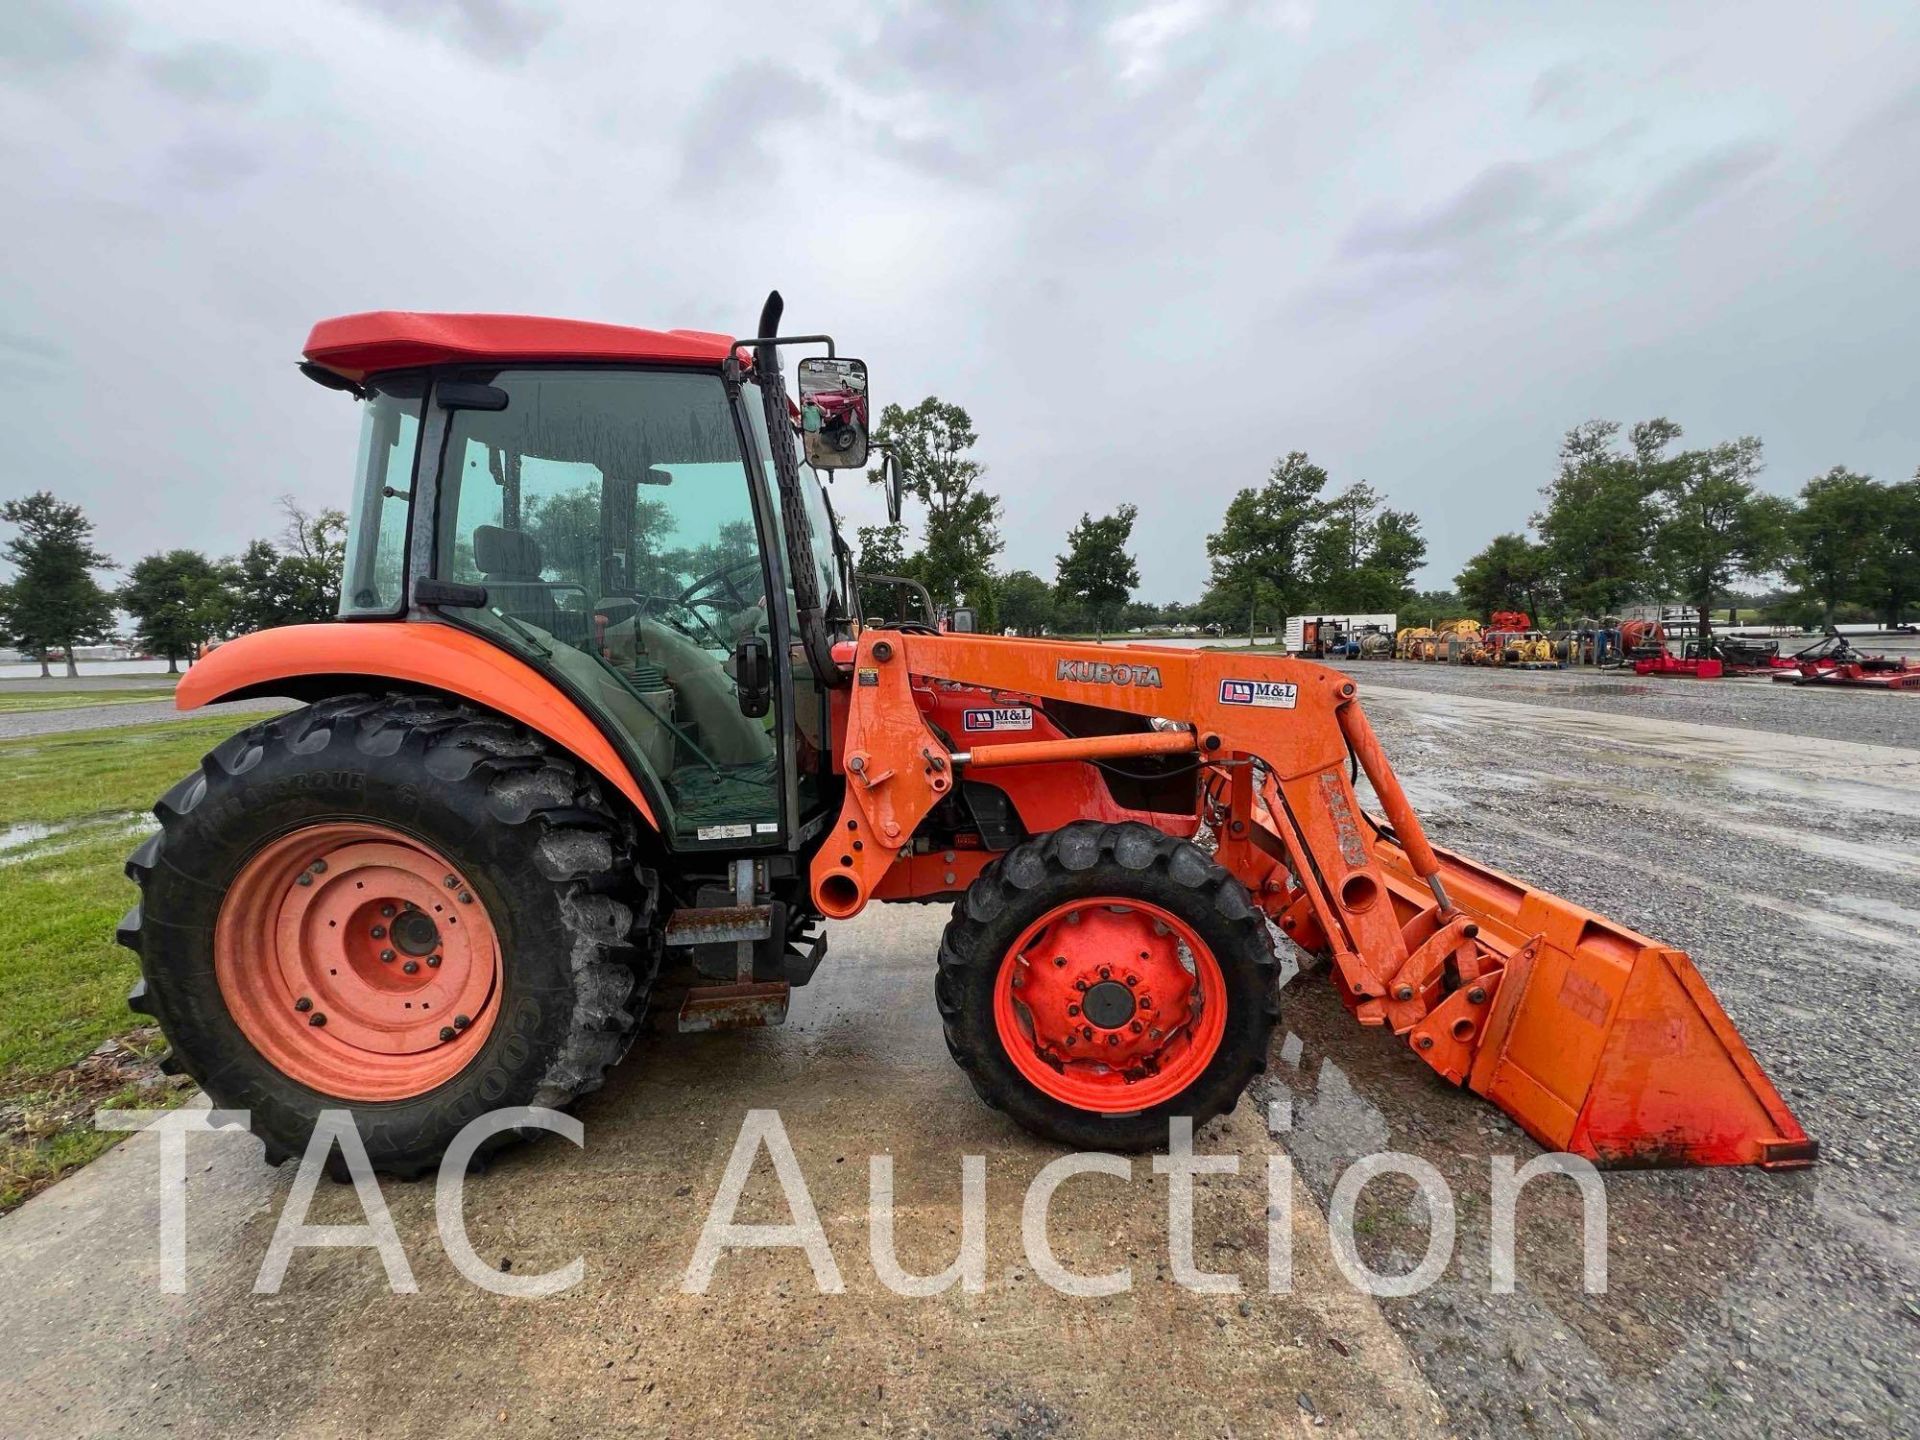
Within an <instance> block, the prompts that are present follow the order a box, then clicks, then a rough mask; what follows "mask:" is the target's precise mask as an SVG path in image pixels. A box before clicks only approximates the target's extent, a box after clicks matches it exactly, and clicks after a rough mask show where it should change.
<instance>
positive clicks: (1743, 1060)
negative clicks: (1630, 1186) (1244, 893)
mask: <svg viewBox="0 0 1920 1440" xmlns="http://www.w3.org/2000/svg"><path fill="white" fill-rule="evenodd" d="M1390 833H1391V832H1389V834H1390ZM1434 855H1435V857H1436V859H1437V860H1438V861H1439V866H1440V876H1441V878H1442V881H1443V883H1444V885H1445V887H1446V891H1447V893H1448V894H1449V895H1450V896H1451V897H1452V899H1453V901H1454V903H1455V904H1456V905H1457V906H1458V908H1459V909H1460V910H1461V911H1462V912H1464V913H1465V915H1466V916H1467V917H1468V919H1470V920H1472V921H1473V922H1474V923H1476V924H1477V925H1478V926H1479V927H1480V932H1481V936H1482V937H1483V939H1484V940H1485V941H1487V942H1488V944H1489V946H1490V948H1491V949H1493V950H1494V951H1495V952H1496V953H1499V954H1501V955H1502V956H1503V957H1504V964H1503V968H1502V969H1501V971H1500V972H1499V973H1498V974H1497V975H1493V976H1490V977H1489V978H1488V981H1487V982H1486V984H1485V985H1484V987H1483V988H1484V989H1485V990H1486V991H1487V992H1488V993H1487V996H1486V999H1485V1001H1484V1003H1483V1005H1482V1006H1481V1008H1479V1009H1477V1010H1476V1009H1474V1008H1472V1007H1470V1006H1469V1005H1468V1003H1467V996H1466V994H1465V993H1464V992H1462V991H1456V992H1455V993H1454V995H1453V996H1451V997H1449V999H1448V1000H1447V1001H1446V1002H1444V1003H1443V1004H1441V1005H1440V1006H1438V1007H1436V1008H1435V1009H1434V1011H1433V1012H1432V1013H1431V1014H1429V1015H1428V1016H1426V1017H1425V1019H1424V1020H1423V1021H1422V1022H1421V1023H1420V1024H1418V1025H1415V1026H1414V1027H1413V1028H1412V1030H1411V1032H1410V1035H1409V1043H1411V1044H1412V1045H1413V1046H1414V1047H1415V1049H1416V1050H1417V1051H1420V1052H1421V1053H1422V1056H1423V1058H1425V1059H1427V1061H1428V1063H1429V1064H1432V1065H1434V1067H1435V1068H1436V1069H1438V1070H1440V1071H1441V1073H1443V1074H1446V1075H1448V1076H1449V1078H1451V1079H1454V1080H1455V1081H1464V1083H1466V1084H1467V1085H1468V1086H1469V1087H1470V1088H1471V1089H1473V1090H1474V1091H1476V1092H1477V1093H1479V1094H1481V1095H1484V1096H1486V1097H1487V1099H1489V1100H1491V1101H1493V1102H1494V1103H1495V1104H1496V1105H1498V1106H1499V1107H1500V1108H1501V1109H1502V1110H1505V1111H1506V1112H1507V1114H1509V1115H1511V1116H1512V1117H1513V1118H1514V1119H1515V1120H1517V1121H1518V1122H1519V1123H1520V1125H1521V1126H1522V1127H1523V1128H1524V1129H1525V1130H1526V1131H1527V1133H1528V1134H1529V1135H1531V1136H1533V1138H1534V1139H1536V1140H1538V1141H1539V1142H1540V1143H1541V1144H1542V1145H1545V1146H1547V1147H1548V1148H1549V1149H1553V1150H1564V1151H1570V1152H1572V1153H1573V1154H1576V1155H1581V1156H1584V1157H1586V1158H1587V1159H1589V1160H1591V1161H1593V1162H1594V1163H1596V1164H1599V1165H1605V1166H1618V1167H1634V1166H1677V1165H1760V1166H1763V1167H1766V1168H1769V1169H1777V1168H1789V1167H1794V1166H1801V1165H1808V1164H1811V1163H1812V1161H1813V1160H1814V1158H1815V1156H1816V1154H1817V1146H1816V1145H1815V1143H1814V1142H1813V1141H1812V1140H1810V1139H1808V1138H1807V1134H1806V1131H1804V1130H1803V1129H1801V1127H1800V1123H1799V1121H1797V1120H1796V1119H1794V1117H1793V1113H1792V1112H1791V1111H1790V1110H1789V1109H1788V1108H1787V1105H1786V1102H1785V1101H1784V1100H1782V1099H1781V1098H1780V1094H1779V1092H1778V1091H1777V1090H1775V1089H1774V1088H1773V1085H1772V1083H1771V1082H1770V1081H1769V1080H1768V1079H1767V1077H1766V1076H1765V1074H1763V1073H1762V1072H1761V1069H1760V1066H1759V1064H1758V1063H1757V1062H1756V1061H1755V1060H1754V1058H1753V1055H1752V1053H1751V1052H1750V1051H1749V1050H1748V1049H1747V1046H1746V1042H1745V1041H1743V1040H1742V1039H1741V1038H1740V1033H1739V1031H1737V1030H1735V1029H1734V1026H1733V1022H1732V1021H1731V1020H1729V1019H1728V1018H1727V1014H1726V1012H1725V1011H1724V1010H1722V1009H1721V1008H1720V1004H1719V1002H1718V1001H1717V1000H1715V999H1714V997H1713V992H1712V991H1711V990H1709V989H1708V988H1707V983H1706V981H1705V980H1703V979H1701V977H1700V972H1699V971H1698V970H1696V969H1695V968H1694V966H1693V962H1692V961H1691V960H1689V959H1688V958H1687V956H1686V953H1685V952H1684V951H1680V950H1675V949H1672V948H1670V947H1668V946H1664V945H1659V944H1656V943H1655V942H1654V941H1652V940H1649V939H1647V938H1646V937H1645V936H1644V935H1638V934H1635V933H1634V932H1633V931H1631V930H1628V929H1626V928H1625V927H1624V926H1621V925H1617V924H1615V923H1614V922H1612V921H1610V920H1607V919H1605V918H1603V917H1601V916H1599V915H1596V914H1594V913H1593V912H1592V911H1590V910H1585V909H1582V908H1581V907H1580V906H1578V905H1575V904H1573V903H1571V902H1570V901H1567V900H1563V899H1561V898H1560V897H1559V896H1557V895H1550V894H1547V893H1546V892H1544V891H1540V890H1535V889H1533V888H1532V887H1530V886H1528V885H1526V884H1524V883H1523V882H1521V881H1519V880H1516V879H1514V878H1513V877H1511V876H1509V875H1503V874H1501V873H1500V872H1499V871H1497V870H1493V869H1490V868H1488V867H1486V866H1483V865H1479V864H1476V863H1474V862H1473V861H1471V860H1467V859H1465V858H1463V857H1461V856H1459V855H1455V854H1452V853H1450V852H1448V851H1446V850H1442V849H1440V848H1439V847H1437V846H1436V847H1434ZM1375 859H1376V860H1377V861H1378V862H1379V863H1380V864H1381V866H1382V868H1384V869H1385V870H1386V871H1387V873H1388V876H1389V883H1390V884H1391V885H1392V887H1393V889H1394V890H1395V891H1396V892H1399V893H1403V894H1405V895H1406V896H1408V897H1410V898H1424V897H1425V895H1426V893H1427V885H1426V882H1425V881H1423V880H1422V879H1421V878H1420V877H1419V875H1418V874H1416V872H1415V870H1414V869H1413V867H1412V865H1411V864H1410V862H1409V861H1408V859H1407V855H1406V852H1405V851H1404V850H1402V849H1401V848H1400V847H1399V846H1398V845H1397V844H1395V843H1393V842H1392V841H1391V840H1390V839H1383V840H1382V841H1381V842H1380V844H1379V845H1378V846H1377V847H1376V850H1375Z"/></svg>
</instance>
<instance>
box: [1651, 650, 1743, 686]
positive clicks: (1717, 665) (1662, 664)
mask: <svg viewBox="0 0 1920 1440" xmlns="http://www.w3.org/2000/svg"><path fill="white" fill-rule="evenodd" d="M1633 673H1634V674H1636V675H1675V676H1678V677H1680V678H1681V679H1683V680H1718V679H1719V678H1720V677H1721V676H1722V675H1724V674H1726V673H1727V670H1726V666H1725V665H1723V664H1722V663H1721V662H1720V661H1718V660H1716V659H1714V658H1713V657H1712V656H1705V657H1703V658H1700V659H1688V660H1680V659H1677V658H1675V657H1674V656H1672V655H1668V654H1666V653H1664V652H1662V653H1661V654H1659V655H1652V656H1648V657H1647V658H1645V659H1642V660H1636V661H1634V662H1633Z"/></svg>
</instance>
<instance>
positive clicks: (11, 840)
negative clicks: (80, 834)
mask: <svg viewBox="0 0 1920 1440" xmlns="http://www.w3.org/2000/svg"><path fill="white" fill-rule="evenodd" d="M67 828H71V827H67V826H57V825H48V824H45V823H43V822H41V821H38V820H29V821H26V822H24V823H22V824H19V825H9V826H7V828H6V829H4V830H0V852H4V851H7V850H18V849H19V848H20V847H21V846H22V845H31V844H32V843H33V842H34V841H36V840H44V839H46V838H47V837H48V836H49V835H52V834H55V833H57V832H58V831H60V830H62V829H67Z"/></svg>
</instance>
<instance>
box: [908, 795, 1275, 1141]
mask: <svg viewBox="0 0 1920 1440" xmlns="http://www.w3.org/2000/svg"><path fill="white" fill-rule="evenodd" d="M1176 967H1177V968H1176ZM1278 973H1279V965H1278V961H1277V960H1276V958H1275V955H1274V951H1273V946H1272V943H1271V941H1270V939H1269V936H1268V931H1267V927H1266V923H1265V920H1264V918H1263V917H1262V916H1261V914H1260V912H1259V910H1258V909H1257V908H1256V907H1255V906H1254V904H1253V902H1252V900H1251V899H1250V898H1249V897H1248V895H1247V892H1246V889H1245V887H1244V886H1242V885H1241V884H1240V882H1239V881H1238V880H1237V879H1235V878H1234V877H1233V875H1232V874H1230V873H1229V872H1228V871H1227V870H1225V869H1224V868H1223V867H1221V866H1220V865H1217V864H1215V863H1214V861H1213V860H1212V859H1211V858H1210V857H1209V856H1208V855H1207V854H1206V853H1205V852H1204V851H1202V850H1201V849H1199V847H1197V846H1195V845H1193V844H1192V843H1191V842H1189V841H1186V840H1181V839H1178V838H1176V837H1174V836H1170V835H1166V834H1164V833H1162V832H1161V831H1158V830H1155V829H1153V828H1152V827H1151V826H1148V825H1142V824H1138V823H1133V822H1128V823H1126V824H1118V825H1109V824H1102V823H1099V822H1096V821H1082V822H1077V823H1075V824H1072V825H1068V826H1066V827H1064V828H1062V829H1060V830H1056V831H1053V832H1051V833H1049V834H1046V835H1039V836H1035V837H1034V838H1032V839H1030V840H1027V841H1024V842H1023V843H1021V844H1020V845H1018V846H1016V847H1014V848H1013V849H1012V850H1010V851H1008V852H1007V853H1006V854H1005V855H1003V856H1002V857H1001V858H1000V859H998V860H996V861H995V862H994V863H993V864H991V865H989V866H988V867H987V868H986V869H985V870H983V871H982V872H981V873H980V876H979V878H978V879H977V880H975V881H974V883H973V884H972V885H971V886H969V887H968V889H967V891H966V893H965V894H964V895H962V896H961V897H960V899H959V901H958V902H957V903H956V904H955V905H954V909H953V918H952V920H951V921H949V922H948V924H947V928H946V932H945V934H944V935H943V936H942V937H941V942H940V966H939V974H938V978H937V981H936V993H937V997H938V1000H939V1005H940V1015H941V1019H942V1020H943V1022H944V1024H945V1029H946V1039H947V1049H948V1050H949V1051H950V1052H951V1053H952V1055H953V1058H954V1059H955V1061H957V1062H958V1063H959V1065H960V1067H961V1069H963V1070H964V1071H965V1072H966V1074H967V1078H968V1079H969V1080H971V1081H972V1082H973V1087H974V1089H975V1090H976V1091H977V1092H978V1093H979V1095H980V1098H981V1099H982V1100H984V1101H986V1103H987V1104H988V1105H990V1106H992V1107H993V1108H995V1109H997V1110H1002V1111H1005V1112H1006V1113H1007V1114H1008V1115H1009V1116H1011V1117H1012V1118H1013V1119H1014V1120H1015V1121H1017V1122H1018V1123H1019V1124H1020V1125H1022V1126H1023V1127H1025V1128H1026V1129H1028V1130H1030V1131H1032V1132H1033V1133H1034V1134H1036V1135H1040V1136H1042V1137H1044V1138H1046V1139H1049V1140H1053V1141H1056V1142H1058V1143H1060V1144H1063V1145H1071V1146H1073V1147H1075V1148H1077V1149H1085V1150H1147V1149H1153V1148H1156V1147H1161V1146H1164V1145H1165V1144H1166V1143H1167V1137H1168V1130H1167V1124H1168V1121H1169V1120H1170V1119H1172V1118H1173V1117H1175V1116H1183V1115H1184V1116H1190V1117H1191V1118H1192V1121H1193V1124H1194V1126H1195V1128H1198V1127H1199V1126H1201V1125H1203V1124H1205V1123H1206V1122H1207V1121H1209V1120H1211V1119H1213V1118H1214V1117H1215V1116H1218V1115H1223V1114H1225V1113H1227V1112H1228V1111H1230V1110H1232V1109H1233V1107H1234V1106H1235V1105H1236V1104H1237V1103H1238V1102H1239V1099H1240V1095H1241V1093H1242V1092H1243V1091H1244V1090H1245V1089H1246V1087H1247V1085H1248V1084H1249V1082H1251V1081H1252V1079H1253V1077H1254V1076H1255V1075H1256V1074H1258V1073H1260V1072H1261V1071H1263V1070H1265V1069H1266V1061H1267V1048H1268V1045H1269V1043H1270V1042H1271V1039H1272V1035H1273V1028H1274V1026H1275V1024H1276V1023H1277V1022H1278V1020H1279V1017H1280V1006H1279V1001H1278V998H1277V994H1276V991H1277V979H1278ZM1163 1027H1164V1031H1165V1033H1164V1036H1163ZM1049 1040H1051V1041H1053V1042H1054V1043H1051V1044H1050V1043H1047V1042H1049ZM1155 1045H1158V1046H1159V1047H1160V1048H1159V1049H1157V1050H1151V1047H1153V1046H1155ZM1149 1050H1151V1053H1143V1052H1144V1051H1149ZM1109 1057H1111V1058H1112V1060H1113V1063H1111V1064H1108V1063H1106V1062H1107V1060H1108V1059H1109Z"/></svg>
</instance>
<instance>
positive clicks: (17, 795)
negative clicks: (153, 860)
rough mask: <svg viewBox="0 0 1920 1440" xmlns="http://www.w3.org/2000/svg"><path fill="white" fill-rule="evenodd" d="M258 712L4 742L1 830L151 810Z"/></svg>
mask: <svg viewBox="0 0 1920 1440" xmlns="http://www.w3.org/2000/svg"><path fill="white" fill-rule="evenodd" d="M259 718H260V717H259V716H257V715H215V716H213V717H211V718H202V719H194V720H165V721H162V722H160V723H159V724H157V725H129V726H127V727H126V728H124V729H120V730H76V731H72V732H70V733H67V734H64V735H36V736H33V737H31V738H29V739H25V740H4V741H0V828H3V827H5V826H8V825H18V824H21V823H22V822H24V821H40V822H45V823H50V824H61V823H65V822H70V821H81V820H85V819H88V818H90V817H97V816H102V815H114V814H125V813H126V812H127V811H129V810H146V809H148V808H149V807H151V806H152V804H153V802H154V801H155V800H156V799H158V798H159V797H160V795H161V793H162V792H163V791H165V790H166V789H167V787H169V786H170V785H172V784H173V782H174V781H176V780H178V779H179V778H180V777H181V776H182V775H185V774H186V773H187V772H188V771H190V770H194V769H197V768H198V767H199V764H200V757H201V756H202V755H204V754H206V752H207V751H209V750H211V749H212V748H213V747H214V746H215V745H216V744H218V743H219V742H220V741H222V740H224V739H226V737H227V736H229V735H231V734H233V733H234V732H235V731H237V730H242V729H245V728H246V726H247V725H249V724H251V723H253V722H254V721H256V720H258V719H259ZM0 908H4V901H0ZM0 1023H4V1017H0Z"/></svg>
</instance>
